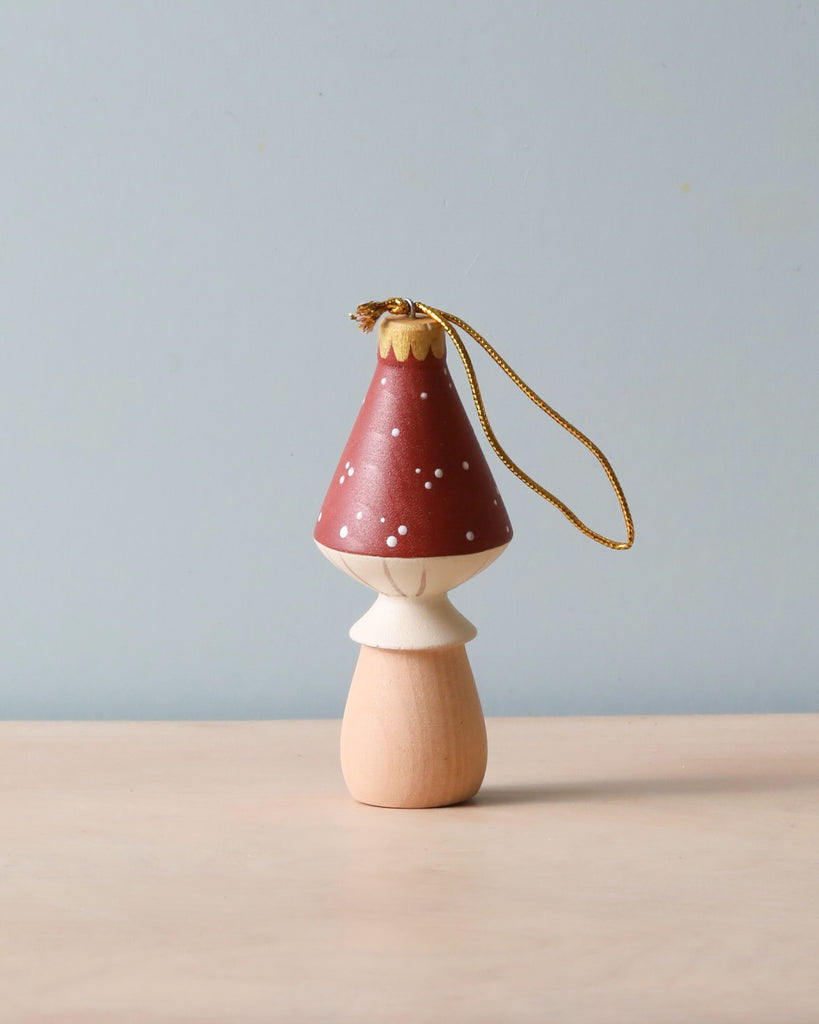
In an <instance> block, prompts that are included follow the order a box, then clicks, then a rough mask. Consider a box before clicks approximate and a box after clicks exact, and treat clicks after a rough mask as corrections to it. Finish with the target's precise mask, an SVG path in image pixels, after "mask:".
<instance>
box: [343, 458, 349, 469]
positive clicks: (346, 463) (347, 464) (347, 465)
mask: <svg viewBox="0 0 819 1024" xmlns="http://www.w3.org/2000/svg"><path fill="white" fill-rule="evenodd" d="M344 468H345V469H349V468H350V460H349V459H348V460H347V461H346V462H345V463H344Z"/></svg>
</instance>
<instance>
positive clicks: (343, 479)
mask: <svg viewBox="0 0 819 1024" xmlns="http://www.w3.org/2000/svg"><path fill="white" fill-rule="evenodd" d="M345 480H346V477H345V476H344V474H343V473H342V474H341V476H340V477H339V478H338V482H339V483H340V484H343V483H344V481H345Z"/></svg>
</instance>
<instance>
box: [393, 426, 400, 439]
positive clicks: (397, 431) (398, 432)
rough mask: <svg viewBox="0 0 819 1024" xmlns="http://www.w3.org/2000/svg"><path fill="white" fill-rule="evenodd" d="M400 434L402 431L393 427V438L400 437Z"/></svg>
mask: <svg viewBox="0 0 819 1024" xmlns="http://www.w3.org/2000/svg"><path fill="white" fill-rule="evenodd" d="M400 433H401V431H400V430H399V429H398V427H393V428H392V436H393V437H398V435H399V434H400Z"/></svg>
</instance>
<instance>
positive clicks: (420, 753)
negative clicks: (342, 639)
mask: <svg viewBox="0 0 819 1024" xmlns="http://www.w3.org/2000/svg"><path fill="white" fill-rule="evenodd" d="M341 767H342V771H343V772H344V779H345V782H346V783H347V788H348V789H349V790H350V793H351V794H352V795H353V796H354V797H355V799H356V800H360V801H361V802H362V803H365V804H375V805H376V806H379V807H440V806H444V805H447V804H456V803H461V802H462V801H464V800H469V799H470V797H473V796H474V795H475V794H476V793H477V792H478V790H479V789H480V786H481V783H482V782H483V776H484V772H485V771H486V727H485V724H484V719H483V711H482V709H481V702H480V698H479V696H478V691H477V689H476V687H475V680H474V678H473V675H472V669H471V668H470V665H469V659H468V658H467V656H466V648H465V646H464V645H463V644H459V645H457V646H454V647H444V648H435V649H432V650H426V651H418V650H409V651H393V650H383V649H379V648H375V647H366V646H365V647H362V648H361V653H360V655H359V659H358V665H357V666H356V670H355V673H354V675H353V681H352V685H351V687H350V694H349V697H348V698H347V707H346V709H345V712H344V723H343V725H342V730H341Z"/></svg>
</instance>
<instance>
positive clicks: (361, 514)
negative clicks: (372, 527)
mask: <svg viewBox="0 0 819 1024" xmlns="http://www.w3.org/2000/svg"><path fill="white" fill-rule="evenodd" d="M355 517H356V519H363V518H364V513H363V512H356V514H355Z"/></svg>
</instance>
